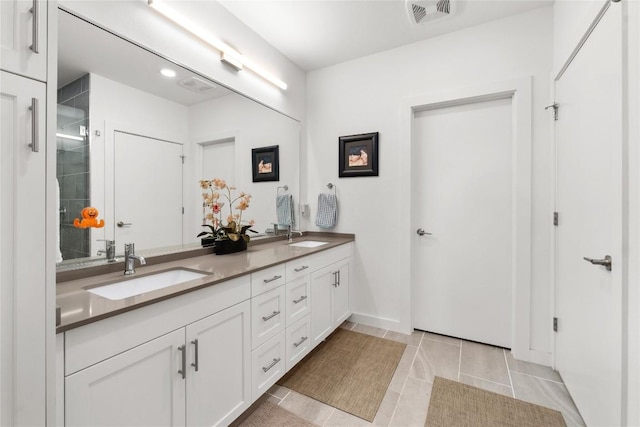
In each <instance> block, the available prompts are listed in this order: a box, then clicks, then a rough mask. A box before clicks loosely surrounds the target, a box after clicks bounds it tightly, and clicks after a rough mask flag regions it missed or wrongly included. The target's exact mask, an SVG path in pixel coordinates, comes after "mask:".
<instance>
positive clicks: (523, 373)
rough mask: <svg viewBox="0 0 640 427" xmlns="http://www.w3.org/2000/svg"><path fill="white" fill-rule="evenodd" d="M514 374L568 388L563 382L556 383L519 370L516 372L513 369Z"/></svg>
mask: <svg viewBox="0 0 640 427" xmlns="http://www.w3.org/2000/svg"><path fill="white" fill-rule="evenodd" d="M509 371H511V370H509ZM513 372H515V373H516V374H519V375H525V376H527V377H531V378H537V379H539V380H542V381H549V382H551V383H555V384H560V385H564V386H565V387H566V385H565V384H564V382H562V381H556V380H551V379H549V378H545V377H539V376H537V375H533V374H528V373H526V372H522V371H518V370H516V369H513Z"/></svg>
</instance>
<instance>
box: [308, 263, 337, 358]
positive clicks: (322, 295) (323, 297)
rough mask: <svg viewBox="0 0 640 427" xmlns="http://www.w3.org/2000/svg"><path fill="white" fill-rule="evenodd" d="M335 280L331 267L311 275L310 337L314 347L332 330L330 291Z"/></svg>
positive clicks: (334, 272) (334, 271)
mask: <svg viewBox="0 0 640 427" xmlns="http://www.w3.org/2000/svg"><path fill="white" fill-rule="evenodd" d="M336 280H337V275H336V270H335V269H334V268H333V267H332V266H328V267H325V268H322V269H320V270H318V271H316V272H315V273H313V274H312V275H311V336H312V337H313V339H312V345H313V347H315V346H316V345H318V344H319V343H320V342H321V341H322V340H324V339H325V338H326V337H327V336H329V334H330V333H331V331H332V330H333V320H332V317H331V290H332V289H333V288H334V286H335V284H336Z"/></svg>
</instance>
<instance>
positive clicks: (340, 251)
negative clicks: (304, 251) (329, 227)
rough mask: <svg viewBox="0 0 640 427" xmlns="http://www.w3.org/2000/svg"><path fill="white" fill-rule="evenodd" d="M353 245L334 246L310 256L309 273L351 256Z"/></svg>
mask: <svg viewBox="0 0 640 427" xmlns="http://www.w3.org/2000/svg"><path fill="white" fill-rule="evenodd" d="M352 245H353V243H351V242H350V243H347V244H344V245H340V246H336V247H335V248H331V249H327V250H326V251H322V252H319V253H317V254H315V255H312V256H311V271H317V270H319V269H321V268H323V267H326V266H327V265H330V264H333V263H335V262H338V261H340V260H341V259H345V258H348V257H350V256H351V252H352Z"/></svg>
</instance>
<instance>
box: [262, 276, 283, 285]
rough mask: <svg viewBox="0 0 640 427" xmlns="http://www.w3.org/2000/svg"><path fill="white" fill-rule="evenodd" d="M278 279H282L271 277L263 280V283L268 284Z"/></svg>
mask: <svg viewBox="0 0 640 427" xmlns="http://www.w3.org/2000/svg"><path fill="white" fill-rule="evenodd" d="M280 278H282V276H273V277H272V278H271V279H264V280H263V282H264V283H269V282H273V281H274V280H278V279H280Z"/></svg>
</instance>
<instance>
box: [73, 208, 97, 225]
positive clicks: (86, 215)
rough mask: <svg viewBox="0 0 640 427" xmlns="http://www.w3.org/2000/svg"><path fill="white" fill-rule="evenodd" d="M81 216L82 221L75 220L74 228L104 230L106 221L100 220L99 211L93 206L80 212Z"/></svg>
mask: <svg viewBox="0 0 640 427" xmlns="http://www.w3.org/2000/svg"><path fill="white" fill-rule="evenodd" d="M80 215H81V216H82V220H80V219H78V218H76V219H74V220H73V226H74V227H76V228H89V227H94V228H102V227H104V220H103V219H101V220H98V219H97V218H98V215H99V212H98V209H96V208H94V207H92V206H87V207H86V208H84V209H82V211H81V212H80Z"/></svg>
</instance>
